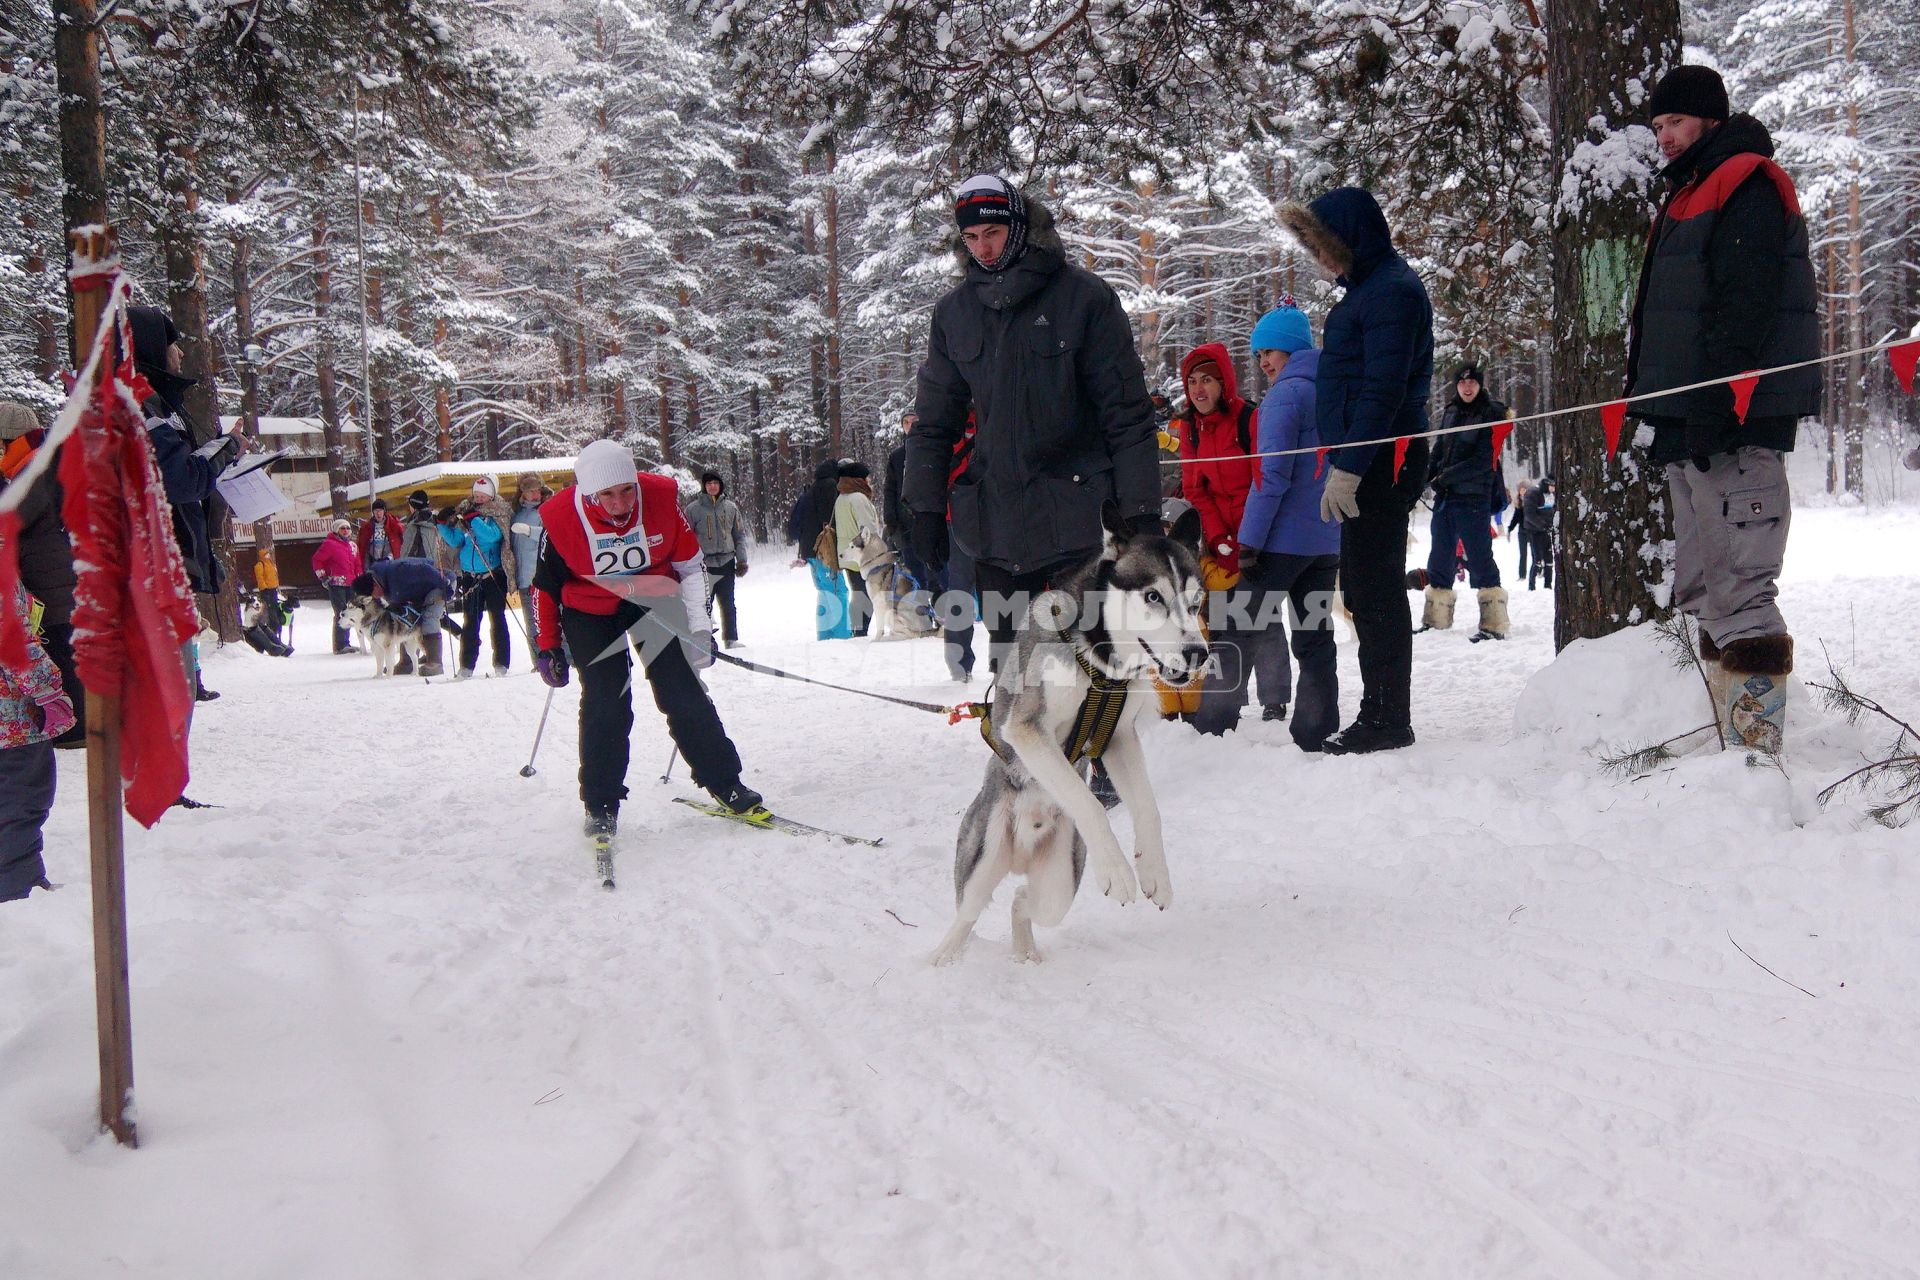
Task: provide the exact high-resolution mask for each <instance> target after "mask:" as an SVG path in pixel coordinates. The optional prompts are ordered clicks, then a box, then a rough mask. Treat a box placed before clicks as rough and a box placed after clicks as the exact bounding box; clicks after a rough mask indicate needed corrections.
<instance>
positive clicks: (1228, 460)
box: [1177, 342, 1260, 573]
mask: <svg viewBox="0 0 1920 1280" xmlns="http://www.w3.org/2000/svg"><path fill="white" fill-rule="evenodd" d="M1180 380H1181V382H1182V383H1184V384H1185V385H1186V389H1187V405H1188V410H1187V413H1186V416H1185V417H1183V418H1182V419H1180V422H1179V424H1178V427H1177V434H1178V435H1179V437H1180V496H1181V497H1183V498H1185V499H1186V500H1187V501H1188V502H1190V503H1192V504H1193V509H1194V510H1195V511H1198V512H1199V513H1200V529H1201V532H1202V533H1204V534H1205V535H1206V539H1207V551H1208V553H1209V554H1211V555H1212V556H1214V557H1215V559H1216V560H1217V561H1218V562H1219V564H1220V567H1221V568H1223V569H1225V570H1226V571H1227V572H1228V573H1239V572H1240V542H1239V533H1240V517H1241V516H1243V515H1245V514H1246V510H1247V494H1248V493H1250V492H1252V490H1253V482H1254V475H1255V474H1256V472H1257V471H1258V469H1259V465H1260V464H1259V463H1257V462H1255V461H1254V460H1253V459H1252V458H1249V457H1247V456H1246V455H1247V454H1250V453H1252V452H1253V440H1254V412H1253V406H1252V405H1250V404H1248V403H1247V402H1246V401H1245V400H1242V399H1241V398H1240V388H1239V387H1238V385H1236V383H1235V381H1234V376H1233V359H1232V357H1231V356H1229V355H1228V354H1227V349H1226V347H1225V346H1224V345H1223V344H1221V343H1218V342H1209V343H1207V344H1206V345H1204V346H1199V347H1195V348H1194V349H1193V350H1191V351H1189V352H1187V354H1186V357H1185V358H1184V359H1182V360H1181V361H1180Z"/></svg>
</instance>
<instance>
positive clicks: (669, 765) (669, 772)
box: [660, 743, 680, 782]
mask: <svg viewBox="0 0 1920 1280" xmlns="http://www.w3.org/2000/svg"><path fill="white" fill-rule="evenodd" d="M679 758H680V747H679V745H678V744H677V743H676V744H675V745H674V748H673V751H672V753H671V754H669V755H668V756H667V771H666V772H665V773H663V774H661V775H660V781H662V782H665V781H667V779H669V778H671V777H673V762H674V761H675V760H678V759H679Z"/></svg>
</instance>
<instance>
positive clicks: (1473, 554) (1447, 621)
mask: <svg viewBox="0 0 1920 1280" xmlns="http://www.w3.org/2000/svg"><path fill="white" fill-rule="evenodd" d="M1506 420H1507V406H1506V405H1504V404H1501V403H1500V402H1499V401H1498V400H1496V399H1494V398H1493V397H1492V396H1490V395H1488V394H1487V392H1486V388H1485V382H1484V379H1483V378H1482V377H1481V374H1480V366H1479V365H1477V364H1474V363H1472V362H1471V361H1469V362H1468V363H1466V364H1463V365H1461V366H1460V368H1459V369H1458V370H1456V371H1455V373H1454V375H1453V397H1452V398H1451V399H1450V400H1448V401H1447V407H1446V408H1445V409H1443V410H1442V411H1441V414H1440V427H1441V429H1442V430H1443V431H1444V430H1446V429H1448V428H1452V427H1460V426H1466V425H1468V424H1471V423H1475V422H1481V423H1485V424H1487V425H1486V426H1485V427H1483V428H1482V429H1480V430H1478V431H1456V432H1454V433H1453V434H1452V435H1442V436H1440V437H1438V438H1437V439H1435V441H1434V443H1433V461H1432V463H1431V464H1430V465H1429V466H1428V468H1427V483H1429V484H1431V485H1432V486H1433V523H1432V526H1431V527H1432V530H1433V549H1432V550H1431V551H1430V552H1429V553H1428V555H1427V592H1426V607H1425V608H1424V609H1423V610H1422V612H1421V616H1420V629H1421V630H1422V631H1428V630H1440V631H1445V630H1446V629H1447V628H1449V627H1451V626H1452V625H1453V580H1454V564H1455V547H1456V546H1460V547H1464V548H1465V549H1466V554H1467V574H1468V581H1469V583H1470V584H1471V585H1472V587H1473V589H1474V598H1475V599H1476V601H1477V602H1478V603H1479V605H1480V630H1479V631H1478V632H1476V633H1475V635H1474V637H1473V638H1474V639H1475V640H1505V639H1506V638H1507V630H1508V623H1507V592H1506V588H1504V587H1502V586H1501V585H1500V566H1499V565H1498V564H1497V563H1495V561H1494V558H1493V528H1492V523H1491V521H1490V520H1489V518H1488V517H1489V516H1490V515H1491V514H1492V513H1493V512H1495V511H1498V510H1500V509H1502V508H1504V507H1505V506H1506V502H1505V500H1504V499H1505V496H1506V491H1505V486H1503V485H1502V484H1501V483H1500V473H1499V469H1498V468H1499V466H1500V463H1499V460H1498V459H1497V458H1495V457H1494V456H1493V424H1494V423H1497V422H1505V421H1506ZM1496 497H1498V498H1500V499H1502V500H1501V501H1500V503H1499V504H1498V506H1495V505H1494V499H1495V498H1496Z"/></svg>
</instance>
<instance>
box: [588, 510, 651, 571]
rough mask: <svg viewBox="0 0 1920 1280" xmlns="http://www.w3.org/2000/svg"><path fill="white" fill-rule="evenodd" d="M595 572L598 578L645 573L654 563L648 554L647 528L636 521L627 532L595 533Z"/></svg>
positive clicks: (593, 543) (593, 544) (593, 542)
mask: <svg viewBox="0 0 1920 1280" xmlns="http://www.w3.org/2000/svg"><path fill="white" fill-rule="evenodd" d="M592 546H593V573H594V576H595V577H598V578H618V577H626V576H628V575H631V574H636V573H645V572H646V570H647V566H648V565H649V564H651V563H652V560H651V558H650V557H649V556H648V555H647V533H646V529H645V528H644V527H643V526H641V525H640V524H638V523H636V524H635V525H634V526H633V528H632V529H630V530H628V531H627V532H626V533H599V532H595V533H594V534H593V541H592Z"/></svg>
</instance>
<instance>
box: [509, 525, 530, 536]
mask: <svg viewBox="0 0 1920 1280" xmlns="http://www.w3.org/2000/svg"><path fill="white" fill-rule="evenodd" d="M513 531H514V532H515V533H517V534H519V535H520V536H521V537H523V538H526V537H530V536H532V534H533V526H532V525H530V524H516V525H514V526H513Z"/></svg>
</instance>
